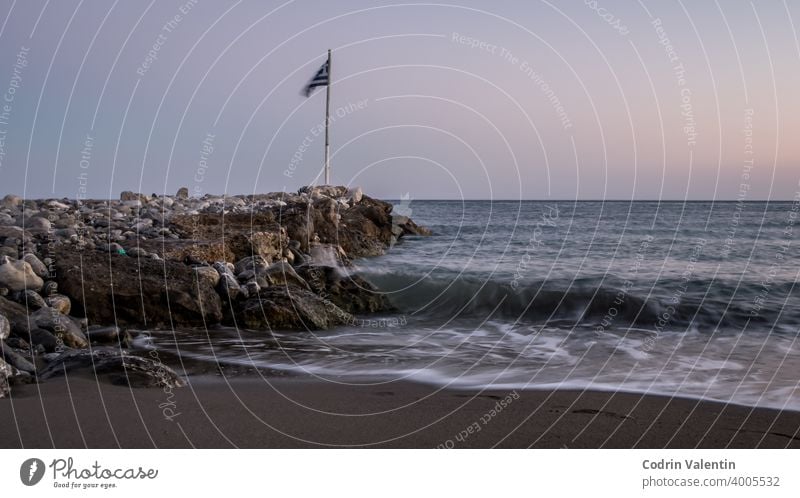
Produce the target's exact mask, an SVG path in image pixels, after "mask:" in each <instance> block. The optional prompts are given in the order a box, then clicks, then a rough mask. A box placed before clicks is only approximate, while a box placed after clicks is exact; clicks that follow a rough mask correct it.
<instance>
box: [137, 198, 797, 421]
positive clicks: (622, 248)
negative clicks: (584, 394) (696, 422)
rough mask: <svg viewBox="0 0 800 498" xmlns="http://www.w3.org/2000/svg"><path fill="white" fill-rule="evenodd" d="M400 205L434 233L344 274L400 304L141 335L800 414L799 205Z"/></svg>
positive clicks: (283, 367) (442, 380)
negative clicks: (385, 309) (283, 322)
mask: <svg viewBox="0 0 800 498" xmlns="http://www.w3.org/2000/svg"><path fill="white" fill-rule="evenodd" d="M396 204H397V205H398V206H399V208H398V210H400V211H401V212H402V214H406V215H409V216H411V217H412V218H413V219H414V220H415V221H416V222H417V223H418V224H420V225H424V226H426V227H428V228H429V229H431V230H432V232H433V235H431V236H429V237H421V236H408V237H404V238H402V239H401V240H400V241H399V242H398V243H397V244H395V245H394V246H393V247H391V248H390V249H389V250H388V251H387V253H386V255H384V256H379V257H374V258H365V259H360V260H357V261H355V262H354V265H353V266H352V267H349V268H341V269H340V271H342V272H343V273H344V274H350V273H354V274H358V275H360V276H362V277H363V278H365V279H367V280H368V281H369V282H371V283H372V284H374V285H375V286H377V288H378V289H380V291H381V292H383V293H385V294H386V296H387V298H388V299H389V300H390V302H391V303H392V304H393V306H394V307H395V308H396V311H394V312H392V313H385V314H379V315H374V316H364V317H360V318H362V319H363V320H360V321H359V322H358V323H356V324H354V325H349V326H342V327H338V328H334V329H331V330H326V331H303V332H297V331H279V330H272V331H268V330H258V331H252V330H236V329H232V328H220V329H214V330H180V331H152V332H151V333H150V334H148V335H147V336H146V339H141V338H140V339H139V340H138V341H137V346H138V347H140V348H144V349H155V350H156V351H158V353H159V355H160V356H162V357H164V358H168V359H169V360H170V361H171V362H172V364H173V365H175V364H178V365H179V366H183V367H186V366H187V365H193V367H192V368H195V369H196V368H197V366H198V365H204V366H205V367H206V368H207V370H206V371H209V370H208V369H213V370H214V371H215V372H217V374H218V375H236V374H237V373H240V372H250V374H252V373H253V372H257V373H258V374H259V375H300V376H306V377H312V378H318V379H322V380H325V381H329V382H337V383H347V384H368V385H377V384H383V383H388V382H392V381H397V380H406V381H412V382H420V383H426V384H432V385H435V386H440V387H442V388H450V389H470V390H482V389H504V390H525V389H547V390H550V389H571V390H584V389H586V390H603V391H621V392H633V393H646V394H657V395H666V396H679V397H688V398H697V399H707V400H716V401H722V402H726V403H733V404H739V405H747V406H758V407H771V408H779V409H790V410H800V354H799V353H800V342H799V341H798V333H799V332H800V289H798V286H797V283H798V276H799V272H800V240H798V238H799V237H798V235H800V226H796V225H797V224H798V223H800V220H798V217H799V216H798V211H799V210H800V201H798V202H663V201H662V202H645V201H427V200H426V201H422V200H419V201H409V200H404V201H397V202H396ZM140 337H141V336H140ZM186 369H187V370H186V371H189V370H191V369H189V368H188V367H186ZM226 372H227V374H226ZM189 373H191V372H189Z"/></svg>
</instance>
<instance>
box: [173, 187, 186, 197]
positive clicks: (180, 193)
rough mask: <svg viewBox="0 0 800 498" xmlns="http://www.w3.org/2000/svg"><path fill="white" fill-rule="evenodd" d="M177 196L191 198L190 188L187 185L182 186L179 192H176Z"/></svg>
mask: <svg viewBox="0 0 800 498" xmlns="http://www.w3.org/2000/svg"><path fill="white" fill-rule="evenodd" d="M175 198H176V199H179V200H186V199H188V198H189V189H188V188H187V187H181V188H179V189H178V192H177V193H176V194H175Z"/></svg>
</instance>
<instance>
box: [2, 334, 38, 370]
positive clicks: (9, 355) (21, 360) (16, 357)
mask: <svg viewBox="0 0 800 498" xmlns="http://www.w3.org/2000/svg"><path fill="white" fill-rule="evenodd" d="M0 356H2V357H3V359H4V360H5V361H6V362H7V363H8V364H9V365H11V366H12V367H14V368H16V369H17V370H20V371H22V372H27V373H34V372H36V367H35V366H34V365H33V363H31V362H30V361H28V360H27V359H26V358H25V357H24V356H22V355H21V354H19V353H18V352H16V351H14V349H13V348H12V347H11V346H9V345H8V344H6V343H5V341H0Z"/></svg>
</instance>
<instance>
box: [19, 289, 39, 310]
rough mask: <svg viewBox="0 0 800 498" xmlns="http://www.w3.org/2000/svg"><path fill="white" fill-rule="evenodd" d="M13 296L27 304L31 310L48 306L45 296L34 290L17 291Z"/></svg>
mask: <svg viewBox="0 0 800 498" xmlns="http://www.w3.org/2000/svg"><path fill="white" fill-rule="evenodd" d="M12 297H13V299H14V301H16V302H18V303H19V304H21V305H23V306H25V309H26V310H28V311H29V312H30V311H36V310H39V309H42V308H47V303H46V302H45V300H44V298H43V297H42V296H40V295H39V294H37V293H36V292H33V291H32V290H26V291H20V292H16V293H14V295H13V296H12Z"/></svg>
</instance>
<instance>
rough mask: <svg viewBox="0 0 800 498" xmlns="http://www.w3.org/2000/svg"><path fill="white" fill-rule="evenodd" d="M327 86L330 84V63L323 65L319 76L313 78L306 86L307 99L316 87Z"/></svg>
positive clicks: (304, 89) (304, 92) (304, 91)
mask: <svg viewBox="0 0 800 498" xmlns="http://www.w3.org/2000/svg"><path fill="white" fill-rule="evenodd" d="M327 84H328V61H325V64H323V65H322V67H321V68H319V71H317V74H316V75H314V77H313V78H311V81H309V82H308V85H306V87H305V88H303V94H305V96H306V97H310V96H311V92H313V91H314V89H315V88H316V87H318V86H327Z"/></svg>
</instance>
